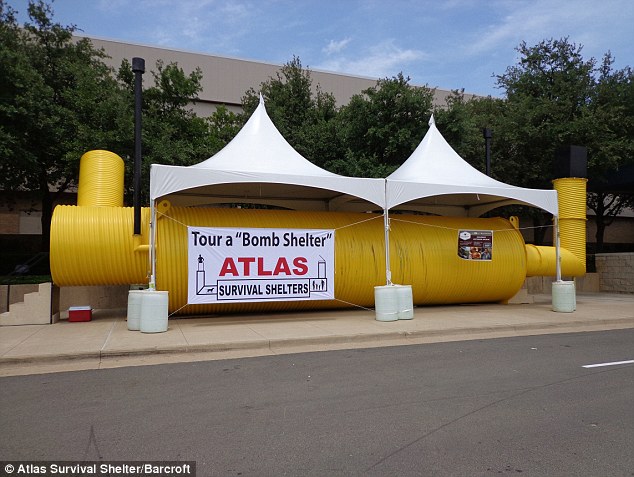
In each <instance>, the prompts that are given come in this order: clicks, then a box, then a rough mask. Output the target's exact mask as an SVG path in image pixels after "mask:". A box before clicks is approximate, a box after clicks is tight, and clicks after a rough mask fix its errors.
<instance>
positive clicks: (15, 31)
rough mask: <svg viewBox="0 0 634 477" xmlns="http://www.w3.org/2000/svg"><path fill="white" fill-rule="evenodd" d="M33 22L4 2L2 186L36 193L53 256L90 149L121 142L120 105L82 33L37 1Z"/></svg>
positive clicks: (0, 30)
mask: <svg viewBox="0 0 634 477" xmlns="http://www.w3.org/2000/svg"><path fill="white" fill-rule="evenodd" d="M28 15H29V19H30V21H29V22H27V23H26V24H25V25H24V27H23V28H20V26H19V25H18V24H17V21H16V12H15V11H13V10H12V9H11V8H10V7H8V6H7V5H6V4H5V2H4V0H0V22H1V26H0V35H1V38H0V40H1V41H0V65H1V66H0V68H1V69H0V78H1V80H0V81H1V82H2V91H3V98H2V102H0V138H1V140H2V146H0V148H1V150H2V154H3V160H2V162H0V187H1V188H3V189H4V190H5V191H16V190H25V191H35V192H37V194H38V195H39V198H40V200H41V202H42V230H43V234H42V238H43V248H45V249H46V248H47V247H48V239H49V235H48V230H49V224H50V218H51V213H52V207H53V203H54V201H55V199H56V196H57V194H59V193H60V192H62V191H64V190H65V189H66V188H67V187H68V186H69V184H71V183H72V180H73V179H74V178H75V177H76V175H77V167H78V166H77V165H78V158H79V157H80V156H81V154H82V153H83V152H85V151H86V148H95V147H99V146H102V145H103V144H104V143H106V142H108V141H109V140H110V139H112V137H113V134H115V135H116V132H114V131H113V129H112V124H114V123H116V122H117V121H119V120H120V116H119V111H120V110H119V106H120V103H118V98H119V97H118V95H117V86H116V82H115V81H114V80H113V78H112V77H111V75H110V74H109V73H110V70H109V69H108V67H107V66H106V65H105V64H104V63H103V61H102V58H103V57H104V53H103V52H101V51H98V50H96V49H94V48H93V47H92V45H91V43H90V42H89V41H88V40H79V41H73V40H72V34H73V32H74V31H75V27H74V26H62V25H60V24H58V23H54V22H53V21H52V19H51V17H52V11H51V8H50V6H49V5H47V4H45V3H44V2H42V1H39V2H30V3H29V6H28Z"/></svg>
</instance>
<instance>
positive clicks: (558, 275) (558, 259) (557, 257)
mask: <svg viewBox="0 0 634 477" xmlns="http://www.w3.org/2000/svg"><path fill="white" fill-rule="evenodd" d="M554 218H555V261H556V262H557V263H556V272H555V273H556V279H557V281H558V282H560V281H561V251H560V247H561V246H560V242H559V217H558V216H556V215H555V217H554Z"/></svg>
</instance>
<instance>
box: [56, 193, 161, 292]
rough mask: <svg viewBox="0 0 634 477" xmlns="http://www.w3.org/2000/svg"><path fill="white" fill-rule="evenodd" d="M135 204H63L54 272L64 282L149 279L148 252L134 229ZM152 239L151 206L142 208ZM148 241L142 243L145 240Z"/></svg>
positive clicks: (145, 229)
mask: <svg viewBox="0 0 634 477" xmlns="http://www.w3.org/2000/svg"><path fill="white" fill-rule="evenodd" d="M133 212H134V209H133V208H131V207H76V206H71V205H58V206H57V207H55V210H54V212H53V220H52V222H51V255H50V256H51V274H52V277H53V282H54V283H55V284H56V285H58V286H72V285H127V284H132V283H147V281H148V279H147V276H148V266H149V260H148V254H147V252H146V253H143V251H142V248H141V251H137V252H135V249H138V248H139V247H140V246H141V245H140V243H139V239H138V237H137V238H135V236H134V235H133V231H134V230H133V222H134V213H133ZM141 212H142V213H141V231H142V236H141V242H142V243H144V244H147V243H148V228H149V221H150V211H149V209H148V208H143V209H142V211H141ZM141 247H142V246H141Z"/></svg>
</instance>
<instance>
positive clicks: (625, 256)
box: [595, 253, 634, 293]
mask: <svg viewBox="0 0 634 477" xmlns="http://www.w3.org/2000/svg"><path fill="white" fill-rule="evenodd" d="M595 263H596V267H597V273H598V274H599V283H600V289H601V291H603V292H609V293H634V253H598V254H596V255H595Z"/></svg>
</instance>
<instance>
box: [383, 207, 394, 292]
mask: <svg viewBox="0 0 634 477" xmlns="http://www.w3.org/2000/svg"><path fill="white" fill-rule="evenodd" d="M383 224H384V226H385V282H386V283H385V284H386V285H392V270H391V268H390V218H389V213H388V210H387V208H385V209H383Z"/></svg>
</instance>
